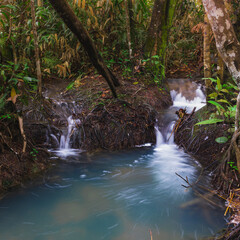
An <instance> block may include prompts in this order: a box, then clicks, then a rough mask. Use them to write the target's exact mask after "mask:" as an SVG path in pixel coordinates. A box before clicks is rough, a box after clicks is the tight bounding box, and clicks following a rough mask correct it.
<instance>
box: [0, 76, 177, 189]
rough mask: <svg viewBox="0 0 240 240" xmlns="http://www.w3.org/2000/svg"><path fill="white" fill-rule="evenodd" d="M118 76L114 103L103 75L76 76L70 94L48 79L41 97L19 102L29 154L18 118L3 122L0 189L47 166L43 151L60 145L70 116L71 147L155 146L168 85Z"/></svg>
mask: <svg viewBox="0 0 240 240" xmlns="http://www.w3.org/2000/svg"><path fill="white" fill-rule="evenodd" d="M118 77H119V78H120V81H121V87H119V88H118V89H117V92H118V99H114V98H113V97H112V95H111V92H110V91H109V89H108V87H107V85H106V83H105V81H104V80H103V78H102V77H100V76H96V75H91V76H88V77H84V78H78V79H77V80H76V81H75V83H74V84H71V87H68V90H67V88H66V87H67V86H69V83H66V82H64V81H62V80H60V79H58V81H56V79H48V80H47V81H45V87H44V98H43V99H35V98H33V99H32V100H31V101H30V102H29V104H28V105H27V106H26V105H23V104H22V103H20V102H19V103H17V108H18V109H21V112H22V115H23V119H24V130H25V134H26V136H27V151H26V153H24V154H23V153H22V144H23V139H22V136H21V133H20V130H19V126H18V122H17V118H16V117H13V118H11V119H7V118H6V119H4V120H1V127H0V132H1V137H2V138H1V140H0V151H1V152H0V164H1V175H0V191H3V190H6V189H9V188H11V187H13V186H16V185H19V184H21V183H22V182H23V181H24V180H26V179H29V178H31V177H33V176H35V175H36V174H37V173H40V172H41V171H43V170H44V169H46V168H48V167H49V166H50V165H51V163H50V162H49V160H48V159H49V156H48V155H49V154H48V152H47V149H49V148H55V149H56V148H58V147H59V144H60V138H61V135H62V134H64V131H66V129H67V125H68V117H69V116H71V117H72V119H73V121H75V120H76V121H75V123H76V124H75V126H74V131H73V132H72V133H71V135H70V145H71V146H72V147H74V148H81V149H83V150H87V151H95V150H97V149H103V150H117V149H126V148H132V147H134V146H136V145H140V144H143V143H146V142H151V143H155V133H154V124H155V120H156V116H157V112H158V111H160V110H161V109H164V108H167V107H168V106H170V105H171V104H172V101H171V97H170V95H169V92H168V91H167V90H165V89H167V87H166V88H165V89H164V88H162V89H160V88H157V86H155V85H146V84H144V81H142V80H139V79H128V78H126V79H123V78H121V77H120V76H118ZM73 86H74V87H73ZM8 129H11V130H10V132H9V130H8Z"/></svg>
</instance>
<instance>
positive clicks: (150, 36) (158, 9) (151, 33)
mask: <svg viewBox="0 0 240 240" xmlns="http://www.w3.org/2000/svg"><path fill="white" fill-rule="evenodd" d="M164 4H165V0H155V1H154V5H153V11H152V17H151V22H150V25H149V28H148V33H147V39H146V42H145V45H144V50H143V54H144V56H145V57H146V58H150V57H151V56H152V52H153V51H154V46H155V43H156V42H157V37H158V30H159V25H160V23H161V16H162V14H163V11H164Z"/></svg>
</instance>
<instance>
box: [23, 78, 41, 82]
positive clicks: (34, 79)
mask: <svg viewBox="0 0 240 240" xmlns="http://www.w3.org/2000/svg"><path fill="white" fill-rule="evenodd" d="M23 80H24V81H25V82H38V79H36V78H32V77H23Z"/></svg>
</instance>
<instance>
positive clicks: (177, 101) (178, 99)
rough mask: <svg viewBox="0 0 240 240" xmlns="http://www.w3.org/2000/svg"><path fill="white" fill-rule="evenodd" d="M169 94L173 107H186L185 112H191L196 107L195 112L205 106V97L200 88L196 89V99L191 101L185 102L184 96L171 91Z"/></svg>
mask: <svg viewBox="0 0 240 240" xmlns="http://www.w3.org/2000/svg"><path fill="white" fill-rule="evenodd" d="M170 94H171V97H172V100H173V106H174V107H180V108H181V107H186V109H187V110H192V109H193V108H194V107H196V110H199V109H200V108H202V107H204V106H205V105H206V97H205V95H204V93H203V92H202V90H201V88H200V87H198V88H197V89H196V93H195V94H196V97H195V98H194V99H193V100H187V97H186V96H183V94H182V93H181V92H177V91H175V90H171V92H170Z"/></svg>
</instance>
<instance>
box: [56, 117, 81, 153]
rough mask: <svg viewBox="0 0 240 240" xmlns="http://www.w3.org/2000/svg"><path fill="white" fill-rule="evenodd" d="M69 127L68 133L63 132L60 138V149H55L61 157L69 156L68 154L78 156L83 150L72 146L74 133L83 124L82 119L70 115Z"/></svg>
mask: <svg viewBox="0 0 240 240" xmlns="http://www.w3.org/2000/svg"><path fill="white" fill-rule="evenodd" d="M67 121H68V128H67V133H65V134H62V136H61V138H60V145H59V149H58V150H56V151H54V152H55V153H56V154H57V155H58V156H60V157H64V158H66V157H68V156H77V155H78V154H79V153H81V152H82V151H81V150H80V149H74V148H71V144H70V140H71V136H72V135H73V133H74V132H75V131H76V130H77V128H78V127H79V126H80V124H81V120H80V119H73V117H72V116H69V117H68V119H67Z"/></svg>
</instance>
